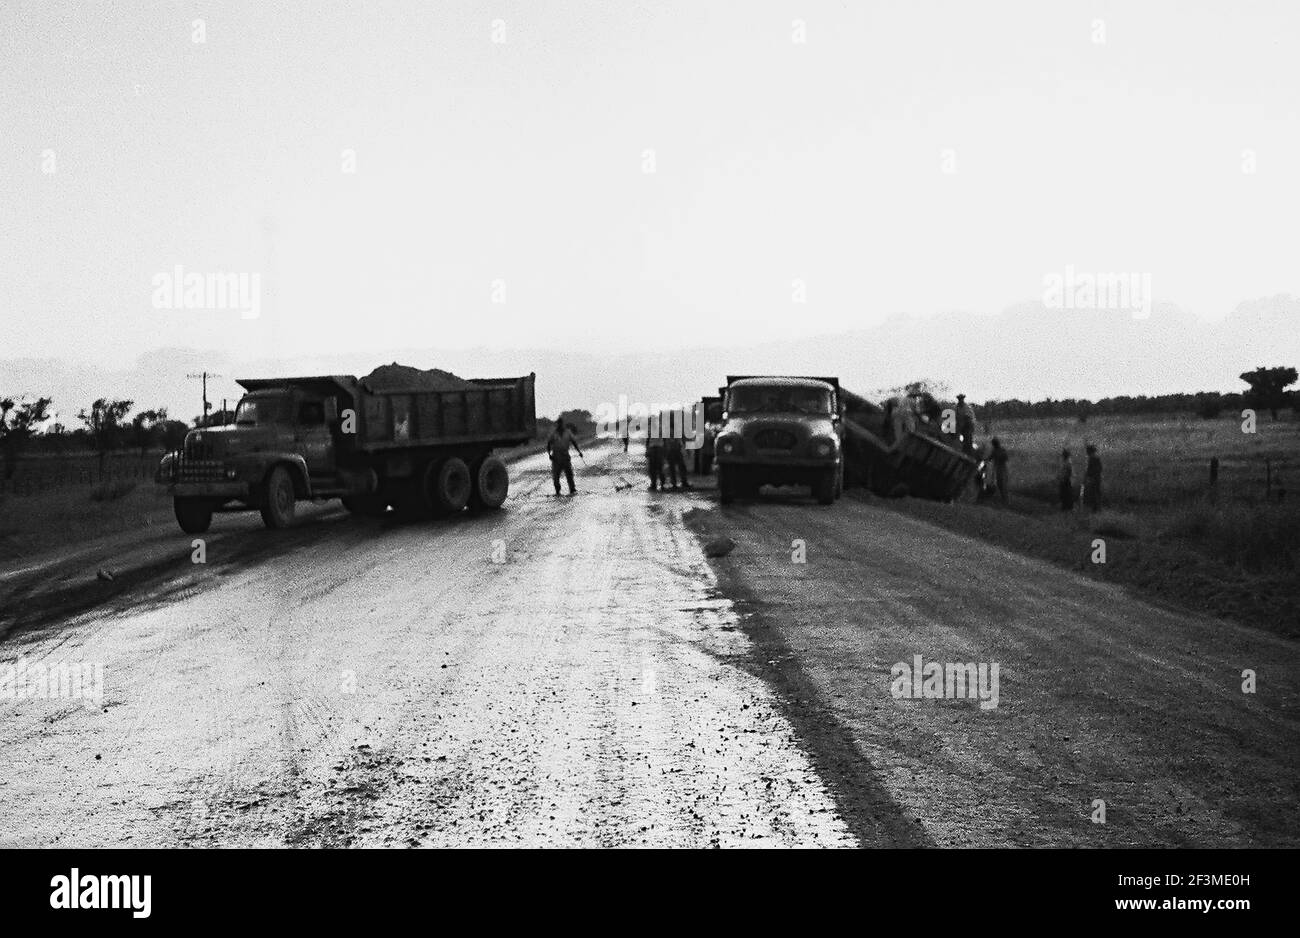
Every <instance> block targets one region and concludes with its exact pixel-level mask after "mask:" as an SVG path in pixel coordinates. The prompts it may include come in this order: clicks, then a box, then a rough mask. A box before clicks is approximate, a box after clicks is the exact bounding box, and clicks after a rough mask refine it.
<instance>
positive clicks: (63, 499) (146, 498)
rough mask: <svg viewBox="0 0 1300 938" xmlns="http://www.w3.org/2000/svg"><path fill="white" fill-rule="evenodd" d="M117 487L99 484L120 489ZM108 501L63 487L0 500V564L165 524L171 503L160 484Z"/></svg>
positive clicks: (83, 490)
mask: <svg viewBox="0 0 1300 938" xmlns="http://www.w3.org/2000/svg"><path fill="white" fill-rule="evenodd" d="M122 484H123V483H121V482H117V483H105V486H109V485H122ZM125 484H126V485H128V486H129V488H128V489H126V490H124V491H119V492H118V494H116V495H115V496H113V497H109V498H104V499H95V498H93V497H92V490H91V489H90V488H89V487H87V486H80V485H78V486H69V487H67V488H62V489H56V490H54V491H50V492H44V493H41V494H40V495H32V496H30V497H28V496H22V497H14V496H9V497H6V498H5V499H4V500H3V502H0V561H12V560H22V559H25V558H27V557H30V556H33V555H35V554H39V553H42V552H44V551H48V550H55V549H57V548H60V547H63V548H68V549H72V548H74V547H77V546H79V545H80V544H82V543H84V542H85V541H87V540H90V539H91V538H95V537H103V536H104V535H109V534H118V533H121V532H123V531H129V530H133V529H136V528H141V527H145V526H147V525H151V524H160V523H170V524H174V523H175V522H174V521H172V518H171V513H172V511H171V499H170V498H169V497H168V496H167V494H166V492H165V490H164V489H163V487H162V486H160V485H153V484H147V485H142V486H137V485H135V484H134V483H133V482H127V483H125Z"/></svg>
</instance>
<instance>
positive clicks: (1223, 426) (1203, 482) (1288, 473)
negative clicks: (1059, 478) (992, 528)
mask: <svg viewBox="0 0 1300 938" xmlns="http://www.w3.org/2000/svg"><path fill="white" fill-rule="evenodd" d="M1286 418H1289V419H1286ZM993 429H994V431H995V432H996V433H997V435H998V436H999V437H1000V438H1001V439H1002V442H1003V445H1005V446H1006V447H1007V448H1008V449H1009V450H1010V452H1011V457H1012V464H1011V465H1012V476H1011V492H1012V501H1013V505H1014V506H1015V507H1016V508H1017V509H1018V510H1020V511H1022V512H1025V513H1029V514H1035V513H1039V512H1047V511H1051V510H1053V503H1054V502H1055V499H1056V484H1055V473H1056V468H1057V466H1058V465H1059V463H1060V453H1061V450H1062V449H1065V448H1068V449H1069V450H1070V451H1071V455H1072V457H1073V461H1074V471H1075V479H1076V481H1077V480H1081V479H1082V477H1083V467H1084V463H1085V455H1084V444H1085V443H1089V442H1091V443H1094V444H1096V445H1097V448H1098V452H1099V454H1100V456H1101V459H1102V465H1103V473H1102V480H1103V485H1102V495H1103V498H1102V503H1103V507H1104V509H1105V510H1104V511H1102V512H1099V513H1098V514H1097V515H1095V516H1093V517H1091V518H1089V528H1090V529H1091V530H1092V531H1093V532H1095V533H1097V534H1100V535H1103V536H1105V535H1109V536H1112V537H1117V538H1133V539H1141V540H1156V541H1164V542H1168V543H1172V544H1176V545H1177V546H1179V547H1180V548H1182V549H1190V550H1195V551H1197V552H1198V553H1201V554H1202V555H1204V556H1206V557H1209V558H1212V559H1214V560H1217V561H1218V562H1220V563H1223V564H1226V565H1229V566H1234V567H1238V568H1240V569H1243V570H1246V571H1250V572H1270V571H1291V570H1295V569H1296V567H1297V566H1298V565H1300V421H1297V420H1296V419H1294V418H1293V417H1291V416H1290V415H1285V418H1284V419H1282V420H1279V421H1277V422H1276V423H1275V422H1273V421H1272V420H1271V419H1269V418H1268V417H1265V418H1264V419H1262V420H1261V421H1260V422H1259V424H1258V425H1257V432H1256V433H1254V434H1247V433H1243V432H1242V428H1241V421H1240V419H1239V418H1238V417H1235V416H1232V417H1223V418H1219V419H1216V420H1202V419H1200V418H1198V417H1193V416H1186V417H1177V416H1174V417H1166V418H1159V417H1149V418H1132V417H1127V418H1125V417H1109V418H1107V417H1095V418H1093V419H1091V420H1089V421H1088V422H1087V423H1078V422H1077V421H1074V420H1068V419H1053V420H1017V421H1011V420H1006V421H999V422H998V423H997V425H995V426H994V427H993ZM1215 456H1217V457H1218V459H1219V478H1218V484H1217V486H1215V487H1213V488H1212V487H1211V486H1210V481H1209V478H1210V459H1211V457H1215ZM1270 463H1271V477H1272V478H1271V490H1270V486H1269V478H1268V477H1269V475H1270ZM1286 489H1289V490H1290V491H1289V493H1285V492H1284V495H1285V497H1282V498H1280V497H1279V490H1286ZM1076 510H1081V509H1076Z"/></svg>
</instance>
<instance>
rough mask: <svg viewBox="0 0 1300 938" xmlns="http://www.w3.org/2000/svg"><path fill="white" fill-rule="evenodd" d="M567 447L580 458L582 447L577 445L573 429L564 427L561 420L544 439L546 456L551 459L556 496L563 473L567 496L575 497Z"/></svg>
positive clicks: (570, 461) (575, 492)
mask: <svg viewBox="0 0 1300 938" xmlns="http://www.w3.org/2000/svg"><path fill="white" fill-rule="evenodd" d="M569 447H573V448H574V449H575V450H577V451H578V455H579V456H582V447H580V446H579V445H578V439H577V435H576V434H575V433H574V430H573V427H572V426H565V425H564V422H563V421H562V420H557V421H555V429H554V430H552V431H551V435H550V436H549V437H547V438H546V454H547V455H548V456H550V457H551V481H552V482H554V483H555V494H556V495H559V494H560V473H564V478H565V480H566V481H567V482H568V483H569V494H570V495H575V494H577V491H578V489H577V487H576V486H575V485H574V484H573V462H572V460H571V459H570V458H569ZM583 458H584V459H585V458H586V457H583Z"/></svg>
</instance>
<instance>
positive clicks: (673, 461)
mask: <svg viewBox="0 0 1300 938" xmlns="http://www.w3.org/2000/svg"><path fill="white" fill-rule="evenodd" d="M629 442H630V440H629V438H628V437H626V436H625V437H624V438H623V451H624V452H627V448H628V444H629ZM570 449H572V450H575V451H576V452H577V454H578V456H580V457H581V458H582V459H583V460H584V461H585V460H586V457H585V456H583V455H582V447H580V446H579V445H578V431H577V428H576V427H575V426H574V425H573V424H571V423H567V424H566V423H564V422H562V421H559V420H557V421H556V422H555V428H554V429H553V430H552V431H551V435H550V436H548V437H547V438H546V454H547V455H548V456H550V458H551V481H552V482H553V483H554V484H555V494H556V495H562V494H563V492H562V491H561V489H560V477H561V476H563V477H564V479H565V480H566V481H567V482H568V483H569V494H570V495H576V494H577V487H576V486H575V485H574V483H573V462H572V460H571V458H570V456H569V450H570ZM645 454H646V464H647V468H648V469H649V470H650V491H652V492H655V491H668V487H669V483H670V480H671V485H672V490H673V491H674V492H676V491H679V490H681V489H689V488H691V487H692V486H691V483H690V482H689V481H688V479H687V478H686V453H685V445H684V441H683V440H682V438H681V437H679V436H647V437H646V441H645ZM665 469H666V470H667V478H665Z"/></svg>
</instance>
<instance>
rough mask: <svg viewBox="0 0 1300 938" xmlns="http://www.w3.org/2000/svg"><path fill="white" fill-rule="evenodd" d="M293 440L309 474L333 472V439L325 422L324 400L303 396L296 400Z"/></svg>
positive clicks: (329, 473) (328, 473)
mask: <svg viewBox="0 0 1300 938" xmlns="http://www.w3.org/2000/svg"><path fill="white" fill-rule="evenodd" d="M294 442H295V443H296V444H297V446H298V451H299V452H300V453H302V457H303V459H305V460H306V461H307V472H308V474H310V475H313V476H314V475H331V474H333V472H334V453H333V441H332V440H331V439H330V431H329V426H328V425H327V424H326V423H325V402H324V401H322V400H320V399H313V398H303V399H300V400H299V401H298V413H297V419H296V420H295V422H294Z"/></svg>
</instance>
